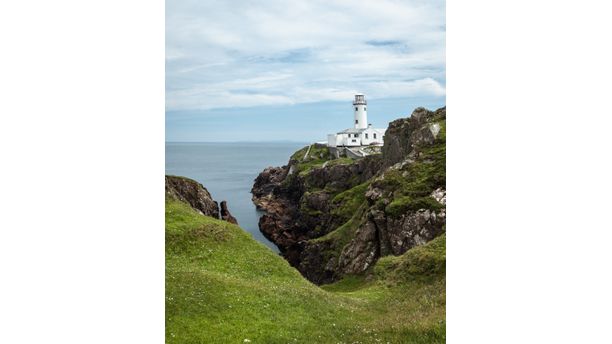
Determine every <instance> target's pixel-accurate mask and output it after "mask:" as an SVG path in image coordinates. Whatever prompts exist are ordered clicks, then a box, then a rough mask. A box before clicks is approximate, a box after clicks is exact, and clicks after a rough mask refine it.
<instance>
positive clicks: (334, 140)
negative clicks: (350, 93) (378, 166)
mask: <svg viewBox="0 0 612 344" xmlns="http://www.w3.org/2000/svg"><path fill="white" fill-rule="evenodd" d="M367 105H368V103H367V102H366V100H365V95H363V94H361V93H359V94H356V95H355V100H353V111H354V112H353V114H354V119H353V121H354V123H353V128H349V129H344V130H342V131H339V132H337V133H336V134H328V135H327V146H328V147H333V148H334V149H335V150H334V152H336V153H334V154H336V156H339V154H340V153H341V152H344V151H345V150H346V153H342V154H346V156H350V157H353V158H354V157H364V156H366V155H368V154H370V153H371V152H370V153H368V152H366V151H364V150H363V149H361V147H364V146H370V147H371V146H382V145H383V144H384V137H385V132H386V131H387V129H377V128H373V127H372V126H371V125H370V124H369V123H368V111H367V110H368V109H367ZM349 151H350V152H349Z"/></svg>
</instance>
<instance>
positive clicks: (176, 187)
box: [166, 176, 238, 224]
mask: <svg viewBox="0 0 612 344" xmlns="http://www.w3.org/2000/svg"><path fill="white" fill-rule="evenodd" d="M166 197H170V198H172V199H176V200H179V201H182V202H185V203H187V204H189V205H190V206H191V207H192V208H193V209H195V210H197V211H198V212H199V213H200V214H202V215H206V216H211V217H214V218H217V219H218V218H221V219H223V220H225V221H228V222H231V223H235V224H237V223H238V222H237V221H236V218H234V217H233V216H232V214H231V213H230V212H229V210H228V207H227V203H226V202H225V201H223V202H221V208H219V203H217V201H215V200H213V198H212V196H211V195H210V193H209V192H208V190H207V189H206V188H205V187H204V186H203V185H202V184H200V183H198V182H196V181H195V180H193V179H189V178H185V177H179V176H166Z"/></svg>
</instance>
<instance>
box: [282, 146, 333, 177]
mask: <svg viewBox="0 0 612 344" xmlns="http://www.w3.org/2000/svg"><path fill="white" fill-rule="evenodd" d="M309 149H310V151H309ZM307 152H308V155H306V153H307ZM332 159H333V156H332V155H331V153H330V152H329V148H327V146H326V145H320V144H316V143H315V144H312V145H310V146H306V147H304V148H302V149H300V150H298V151H297V152H295V153H293V155H291V158H290V159H289V160H290V161H291V162H292V163H293V164H294V165H293V166H294V168H295V171H296V172H297V173H298V174H300V175H306V174H308V172H310V171H311V170H312V169H313V168H316V167H321V166H323V164H324V163H325V162H327V161H330V160H332Z"/></svg>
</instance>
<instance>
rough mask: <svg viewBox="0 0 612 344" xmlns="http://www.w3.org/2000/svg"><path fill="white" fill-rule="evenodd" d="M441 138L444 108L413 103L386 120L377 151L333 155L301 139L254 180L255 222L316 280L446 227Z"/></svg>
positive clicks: (361, 266)
mask: <svg viewBox="0 0 612 344" xmlns="http://www.w3.org/2000/svg"><path fill="white" fill-rule="evenodd" d="M445 141H446V109H445V108H441V109H438V110H436V111H435V112H432V111H428V110H426V109H423V108H418V109H416V110H415V111H414V112H413V114H412V115H411V117H409V118H404V119H398V120H396V121H393V122H391V123H390V125H389V129H388V130H387V133H386V135H385V145H384V146H383V148H382V155H372V156H368V157H366V158H364V159H360V160H350V159H336V160H332V158H331V156H330V154H329V152H328V150H327V148H326V147H325V146H320V145H313V146H312V147H310V148H307V147H305V148H304V149H302V150H300V151H298V152H296V154H294V155H293V156H292V158H291V159H290V161H289V164H288V165H287V166H283V167H270V168H267V169H266V170H264V171H263V172H262V173H261V174H260V175H259V176H258V177H257V179H256V180H255V185H254V186H253V190H252V193H253V201H254V203H255V204H256V205H257V206H258V207H259V208H260V209H263V210H265V211H266V215H264V216H262V217H261V219H260V222H259V227H260V230H261V231H262V233H263V234H264V235H265V236H266V237H268V238H269V239H270V240H271V241H273V242H275V243H276V244H277V245H278V246H279V249H280V251H281V253H282V254H283V256H284V257H285V258H286V259H287V260H288V261H289V263H290V264H291V265H293V266H295V267H296V268H297V269H298V270H299V271H300V272H301V273H302V274H303V275H304V276H305V277H306V278H308V279H309V280H311V281H312V282H314V283H318V284H321V283H329V282H332V281H335V280H337V279H338V278H340V277H342V276H343V275H345V274H359V273H362V272H364V271H366V270H368V268H369V267H370V266H372V265H373V264H374V263H375V262H376V261H377V260H378V259H379V258H380V257H382V256H386V255H400V254H402V253H404V252H406V251H407V250H408V249H410V248H412V247H414V246H418V245H422V244H424V243H426V242H428V241H430V240H432V239H434V238H435V237H437V236H438V235H440V234H442V233H444V231H445V223H446V221H445V220H446V209H445V205H446V174H445V164H446V157H445V154H446V146H445ZM306 152H308V154H306Z"/></svg>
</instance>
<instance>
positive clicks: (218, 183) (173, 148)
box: [166, 142, 307, 252]
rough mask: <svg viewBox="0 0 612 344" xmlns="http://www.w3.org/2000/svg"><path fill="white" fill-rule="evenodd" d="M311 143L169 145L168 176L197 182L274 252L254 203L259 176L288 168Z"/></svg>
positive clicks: (176, 143)
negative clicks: (269, 170) (268, 170)
mask: <svg viewBox="0 0 612 344" xmlns="http://www.w3.org/2000/svg"><path fill="white" fill-rule="evenodd" d="M305 145H307V143H294V142H291V143H276V142H257V143H182V142H181V143H178V142H167V143H166V174H170V175H176V176H184V177H188V178H191V179H194V180H196V181H198V182H200V183H202V185H204V187H206V189H208V191H209V192H210V193H211V195H212V197H213V199H214V200H215V201H218V202H221V201H223V200H225V201H227V204H228V208H229V210H230V212H231V213H232V215H234V217H236V219H237V220H238V224H239V225H240V227H242V228H243V229H244V230H246V231H247V232H249V233H250V234H251V235H252V236H253V237H254V238H255V239H256V240H258V241H260V242H262V243H264V244H265V245H267V246H268V247H270V248H271V249H272V250H274V251H276V252H278V248H277V247H276V246H275V245H274V244H273V243H271V242H270V241H268V240H267V239H266V238H265V237H264V236H263V235H262V234H261V232H260V231H259V227H258V225H257V223H258V221H259V217H260V216H261V215H263V213H262V212H260V211H257V210H256V209H255V205H254V204H253V202H252V201H251V188H252V187H253V181H254V180H255V178H256V177H257V175H258V174H259V173H260V172H261V171H262V170H263V169H264V168H266V167H268V166H282V165H286V164H287V162H288V161H289V157H290V156H291V154H293V153H294V152H295V151H296V150H298V149H300V148H302V147H304V146H305Z"/></svg>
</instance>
